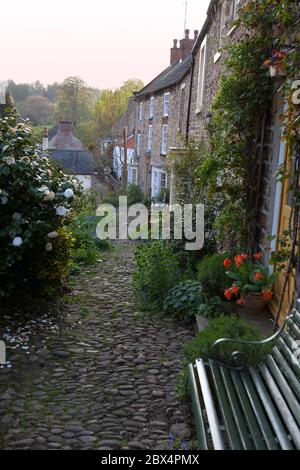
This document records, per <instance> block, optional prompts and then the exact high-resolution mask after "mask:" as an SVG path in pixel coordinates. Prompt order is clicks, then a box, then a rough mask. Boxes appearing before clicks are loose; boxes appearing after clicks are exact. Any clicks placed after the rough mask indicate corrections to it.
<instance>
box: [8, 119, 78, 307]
mask: <svg viewBox="0 0 300 470" xmlns="http://www.w3.org/2000/svg"><path fill="white" fill-rule="evenodd" d="M79 192H80V186H79V183H78V181H77V180H76V179H74V178H72V177H71V176H65V175H64V174H63V173H62V172H61V171H60V170H59V169H58V168H57V167H55V166H54V165H52V164H51V162H50V161H49V160H48V159H47V158H45V157H43V156H42V155H41V154H40V153H39V151H38V149H37V148H36V147H35V145H34V142H33V140H32V137H31V130H30V127H29V126H28V125H27V124H26V123H24V122H20V120H19V117H18V115H17V114H16V113H15V112H12V113H11V114H8V115H7V116H6V117H4V118H2V119H0V208H1V209H0V227H1V228H0V286H1V288H0V300H1V298H2V299H4V298H10V299H12V298H14V299H17V298H19V299H20V298H22V297H23V300H24V296H26V295H28V296H30V295H33V293H35V294H37V292H38V291H41V290H43V289H44V290H45V291H47V290H49V289H50V287H51V286H53V287H58V286H59V285H61V283H62V282H63V279H64V276H65V273H66V268H67V265H68V263H69V261H70V258H69V255H70V249H71V246H72V240H71V238H72V237H70V235H69V233H68V232H67V231H65V230H63V227H64V225H65V223H66V221H67V219H68V214H69V211H70V210H71V209H72V203H73V201H74V196H76V194H78V193H79ZM62 247H64V248H62ZM50 263H51V264H52V265H53V266H55V269H56V272H55V274H53V269H54V268H53V267H50ZM46 273H48V274H49V277H47V275H46Z"/></svg>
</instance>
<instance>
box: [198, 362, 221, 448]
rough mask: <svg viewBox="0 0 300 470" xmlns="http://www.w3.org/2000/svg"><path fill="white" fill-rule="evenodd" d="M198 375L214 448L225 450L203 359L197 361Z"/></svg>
mask: <svg viewBox="0 0 300 470" xmlns="http://www.w3.org/2000/svg"><path fill="white" fill-rule="evenodd" d="M196 368H197V373H198V376H199V381H200V384H201V388H202V395H203V400H204V404H205V408H206V413H207V419H208V422H209V426H210V432H211V437H212V440H213V444H214V448H215V449H216V450H224V449H225V445H224V441H223V437H222V434H221V431H220V423H219V420H218V416H217V412H216V409H215V405H214V402H213V399H212V396H211V391H210V387H209V382H208V378H207V374H206V370H205V364H204V361H203V360H202V359H198V360H197V361H196Z"/></svg>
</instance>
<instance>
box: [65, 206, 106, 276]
mask: <svg viewBox="0 0 300 470" xmlns="http://www.w3.org/2000/svg"><path fill="white" fill-rule="evenodd" d="M98 221H99V217H96V216H92V215H90V216H89V215H86V214H85V213H80V214H78V215H76V216H75V217H74V218H73V219H72V221H71V223H70V229H71V231H72V235H73V237H74V253H73V266H72V271H73V272H74V271H77V270H78V269H77V268H78V265H91V264H94V263H95V262H96V261H97V259H98V257H99V252H101V251H107V250H109V249H111V244H110V243H109V241H107V240H100V239H98V238H97V235H96V227H97V223H98Z"/></svg>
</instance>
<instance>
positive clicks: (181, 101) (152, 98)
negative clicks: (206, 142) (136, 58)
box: [135, 30, 198, 199]
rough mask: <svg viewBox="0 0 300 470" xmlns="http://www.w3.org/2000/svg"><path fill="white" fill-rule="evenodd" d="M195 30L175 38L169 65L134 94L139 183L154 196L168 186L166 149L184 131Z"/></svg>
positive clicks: (175, 143)
mask: <svg viewBox="0 0 300 470" xmlns="http://www.w3.org/2000/svg"><path fill="white" fill-rule="evenodd" d="M197 35H198V31H195V32H194V38H193V39H190V37H189V30H186V32H185V38H184V39H181V40H180V42H179V47H178V41H177V40H174V45H173V47H172V49H171V59H170V65H169V67H168V68H167V69H165V70H164V71H163V72H162V73H161V74H160V75H158V76H157V77H156V78H155V79H154V80H152V82H150V83H149V84H148V85H146V86H145V87H144V88H143V89H142V90H140V91H139V92H138V93H136V94H135V101H136V115H135V138H136V157H137V159H138V182H139V185H140V187H141V189H142V191H143V192H144V193H145V194H146V195H150V196H151V197H152V198H153V199H156V198H158V196H159V195H160V193H161V190H162V189H163V188H167V187H168V186H169V182H168V176H167V174H166V171H165V163H166V157H167V154H168V151H169V149H170V148H172V147H176V146H177V145H178V143H179V142H180V135H181V134H185V132H186V119H187V116H188V113H187V107H186V106H187V103H188V93H189V88H190V82H189V78H190V74H189V71H190V68H191V63H192V55H191V51H192V48H193V46H194V44H195V41H196V40H197Z"/></svg>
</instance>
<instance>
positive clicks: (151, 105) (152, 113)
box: [149, 96, 154, 119]
mask: <svg viewBox="0 0 300 470" xmlns="http://www.w3.org/2000/svg"><path fill="white" fill-rule="evenodd" d="M153 117H154V96H151V98H150V108H149V119H152V118H153Z"/></svg>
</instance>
